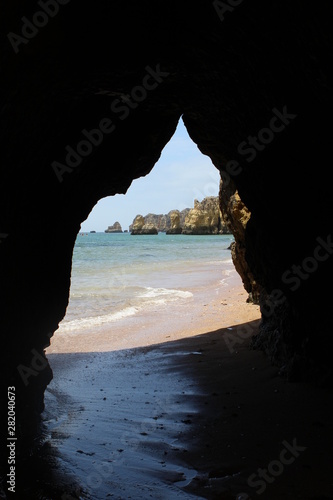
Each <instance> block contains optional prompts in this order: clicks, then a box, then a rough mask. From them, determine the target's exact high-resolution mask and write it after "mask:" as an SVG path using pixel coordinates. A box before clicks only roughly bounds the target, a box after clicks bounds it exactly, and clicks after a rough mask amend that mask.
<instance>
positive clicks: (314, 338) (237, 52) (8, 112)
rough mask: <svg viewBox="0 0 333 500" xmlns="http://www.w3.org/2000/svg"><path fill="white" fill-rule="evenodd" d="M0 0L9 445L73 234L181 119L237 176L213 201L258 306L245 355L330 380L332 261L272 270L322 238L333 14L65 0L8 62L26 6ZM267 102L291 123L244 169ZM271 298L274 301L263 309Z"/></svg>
mask: <svg viewBox="0 0 333 500" xmlns="http://www.w3.org/2000/svg"><path fill="white" fill-rule="evenodd" d="M3 3H4V4H6V5H5V7H6V12H7V15H6V16H5V18H2V20H1V25H2V29H1V31H2V33H3V34H4V36H3V37H2V42H1V43H2V54H3V57H2V72H1V73H2V77H1V78H2V80H4V81H3V91H2V106H1V119H2V122H3V124H4V128H3V129H2V134H1V142H2V144H1V156H2V161H1V188H2V189H1V197H0V205H1V215H0V217H1V219H0V233H1V234H2V235H5V237H4V236H3V237H2V239H1V244H0V254H1V263H0V266H1V268H0V273H1V288H0V290H1V291H0V293H1V301H0V303H1V315H0V324H1V332H2V336H1V372H2V375H1V381H2V388H1V392H2V397H4V398H5V397H6V391H7V387H8V386H10V385H15V386H16V387H17V398H18V399H17V405H18V408H20V411H21V412H24V414H25V416H26V418H25V421H24V425H22V427H21V428H20V432H21V433H22V435H24V434H25V433H28V432H29V428H30V424H31V422H33V421H34V420H35V418H36V416H38V415H39V413H40V412H41V410H42V409H43V393H44V390H45V388H46V386H47V384H48V383H49V382H50V380H51V378H52V372H51V369H50V368H49V367H47V368H46V369H44V370H42V371H41V372H40V373H39V374H38V376H36V377H33V378H32V379H31V383H29V384H28V386H25V385H24V384H23V383H22V379H21V378H20V377H19V375H18V372H17V366H18V365H20V364H23V365H26V366H29V364H30V363H31V359H32V357H33V355H34V354H33V353H34V352H35V350H37V351H38V352H39V353H40V354H41V355H43V352H44V348H45V347H46V346H47V345H48V343H49V338H50V335H52V334H53V333H54V331H55V330H56V329H57V327H58V324H59V322H60V321H61V319H62V318H63V317H64V315H65V312H66V307H67V303H68V298H69V287H70V275H71V259H72V252H73V247H74V243H75V239H76V235H77V233H78V232H79V229H80V223H81V222H82V221H83V220H85V219H86V218H87V216H88V214H89V213H90V211H91V210H92V208H93V206H94V205H95V204H96V203H97V202H98V200H100V199H101V198H102V197H105V196H110V195H114V194H116V193H125V192H126V190H127V189H128V187H129V186H130V184H131V182H132V180H133V179H135V178H138V177H141V176H144V175H147V174H148V173H149V172H150V170H151V169H152V168H153V166H154V164H155V163H156V161H157V160H158V158H159V156H160V154H161V151H162V149H163V148H164V146H165V145H166V143H167V142H168V141H169V140H170V138H171V137H172V135H173V134H174V132H175V129H176V126H177V123H178V120H179V119H180V117H181V116H182V117H183V120H184V123H185V126H186V128H187V131H188V133H189V136H190V137H191V139H192V140H193V141H194V142H195V143H196V144H197V146H198V148H199V149H200V151H201V152H202V153H203V154H205V155H208V156H209V157H210V158H211V160H212V162H213V164H214V165H215V167H216V168H217V169H219V170H220V172H221V174H222V178H224V179H225V178H226V177H225V175H226V174H225V173H226V165H227V163H228V162H229V161H231V160H236V161H238V162H239V164H240V165H241V167H242V168H241V172H240V173H238V174H237V175H230V180H229V182H225V183H224V184H223V182H222V188H221V208H222V211H223V213H224V216H225V218H226V220H227V221H228V224H229V225H230V227H231V228H232V231H233V233H234V236H235V240H236V251H235V255H236V262H235V264H236V268H237V266H238V269H239V271H240V272H241V273H243V278H244V280H245V282H246V283H245V284H246V287H247V290H248V291H249V292H253V294H254V296H255V298H256V299H257V300H259V301H260V303H261V307H262V308H263V307H265V303H266V304H267V302H268V303H269V304H272V303H273V305H274V306H273V308H272V313H271V314H269V315H263V319H262V322H261V327H260V333H259V336H258V337H257V339H256V347H257V348H261V349H264V350H265V351H266V352H267V354H268V355H269V356H270V357H271V359H272V362H274V363H276V364H278V365H279V366H281V367H283V368H284V372H285V374H286V376H288V377H289V378H290V379H291V380H295V379H303V380H307V381H310V382H313V383H320V384H329V383H331V382H332V371H331V364H332V363H331V352H332V347H333V342H332V335H331V332H332V326H331V325H332V321H331V298H330V293H329V289H328V286H329V280H330V278H329V276H332V268H333V259H332V258H328V259H327V260H325V261H324V262H319V263H318V266H317V268H316V272H313V273H310V275H308V277H307V278H306V279H303V280H302V282H301V284H300V286H299V287H298V289H297V290H296V291H293V290H291V287H290V285H288V284H286V283H285V282H283V280H281V276H282V275H283V273H284V272H285V271H286V270H288V269H291V268H292V266H293V265H301V264H302V262H303V261H304V259H306V258H308V257H312V256H313V255H314V251H315V248H316V246H317V245H318V242H317V238H322V240H324V241H325V242H328V243H327V245H328V247H329V242H330V241H331V234H332V201H331V185H330V180H329V174H330V172H329V161H330V158H331V123H332V111H333V106H332V104H333V103H332V93H331V86H332V82H331V76H329V75H332V73H330V72H329V71H328V68H327V66H328V64H329V63H331V61H332V39H331V38H332V31H331V23H330V19H331V16H332V13H333V12H332V11H333V6H332V5H331V4H330V3H329V2H322V3H321V4H320V5H316V7H314V6H312V7H311V8H308V6H306V5H305V4H304V2H301V1H295V2H292V3H291V2H288V1H286V0H282V1H280V2H276V3H274V2H273V3H271V2H266V4H262V3H259V2H251V3H248V2H244V3H241V4H240V5H239V6H237V7H233V8H232V9H231V10H228V11H226V12H225V14H224V18H223V19H221V16H219V15H218V12H217V9H216V8H215V7H214V4H213V3H212V2H207V1H203V0H199V1H198V2H177V1H172V0H168V1H163V2H157V3H155V4H152V3H151V2H148V1H145V0H141V1H140V2H134V1H132V0H129V1H127V2H125V3H122V2H116V3H115V2H112V3H110V2H107V1H104V0H101V1H99V2H98V3H97V4H96V5H94V7H93V9H92V8H91V7H90V4H87V5H83V4H81V5H80V7H79V8H78V6H77V4H76V3H75V2H71V3H69V4H68V5H63V6H61V8H60V12H59V14H58V15H57V16H56V17H55V18H54V19H51V20H50V22H49V24H48V25H47V26H45V27H44V28H40V29H39V32H38V34H36V36H34V37H33V38H31V40H29V41H28V43H26V44H21V45H20V50H19V52H18V53H17V54H15V52H14V51H13V48H12V46H11V45H10V43H9V42H8V39H7V37H6V36H5V35H6V34H7V33H8V32H10V31H13V32H16V33H19V32H20V29H21V24H22V21H21V17H22V16H23V15H25V16H27V17H28V18H29V16H30V17H32V15H33V14H34V12H35V10H36V5H35V3H34V2H33V1H30V0H16V1H15V2H13V1H11V2H9V0H8V1H5V2H3ZM147 67H149V68H152V69H153V70H155V71H160V72H162V73H163V75H164V76H163V77H162V78H160V80H161V81H159V82H158V83H159V84H158V85H157V86H156V88H154V89H152V90H147V92H146V93H147V96H146V98H145V99H143V100H142V101H140V102H139V103H138V106H137V107H136V109H133V110H132V109H131V110H130V113H129V116H128V117H127V118H126V119H124V120H121V119H120V118H119V116H116V115H115V114H114V113H112V111H111V110H110V105H111V103H112V102H113V101H114V100H115V99H122V98H123V102H124V100H125V102H126V95H128V94H131V91H132V89H133V88H134V87H136V86H140V85H142V82H143V81H144V78H145V76H146V75H147ZM150 82H152V79H151V80H150ZM274 109H277V110H280V111H281V112H282V110H284V109H287V110H288V113H290V114H292V115H296V118H295V119H293V120H292V121H290V124H289V125H288V126H286V127H285V129H284V130H283V131H282V132H281V133H276V134H275V136H274V140H272V141H271V142H270V143H269V144H267V146H266V147H264V148H262V150H260V151H258V152H257V154H256V155H255V158H254V159H253V161H251V162H247V161H244V156H242V155H241V154H240V152H239V148H238V146H239V144H241V143H242V142H243V141H244V140H245V139H246V138H247V137H248V136H250V135H252V136H256V135H257V134H258V131H260V130H261V129H262V128H263V127H267V126H268V124H269V123H270V121H271V119H272V116H273V110H274ZM105 117H108V118H111V119H112V120H113V123H114V125H115V130H114V131H113V132H112V133H110V134H108V135H105V136H104V139H103V142H102V144H101V145H99V146H98V147H96V148H94V150H93V152H92V154H90V155H88V156H87V157H86V158H84V161H82V163H81V164H80V165H79V166H78V167H76V168H75V169H73V171H72V172H66V173H65V174H64V176H63V182H59V179H58V178H57V176H56V175H55V172H54V170H53V169H52V167H51V164H52V162H53V161H55V160H57V161H59V162H61V163H64V161H65V156H66V150H65V147H66V145H72V146H75V145H76V144H77V143H78V142H79V141H80V140H81V139H82V132H81V131H82V129H83V128H86V129H87V130H91V129H94V128H96V126H97V125H98V124H99V123H100V121H101V119H103V118H105ZM245 212H246V213H250V214H251V216H250V218H249V220H248V222H247V224H246V226H245V225H244V224H243V223H242V214H243V215H244V213H245ZM252 287H253V289H252ZM274 290H279V291H281V292H282V294H283V297H285V300H284V301H283V303H275V302H274V301H275V298H274V297H273V299H272V298H270V297H271V295H270V294H271V293H272V291H274ZM280 297H281V296H280Z"/></svg>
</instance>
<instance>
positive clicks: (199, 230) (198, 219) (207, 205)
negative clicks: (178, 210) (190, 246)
mask: <svg viewBox="0 0 333 500" xmlns="http://www.w3.org/2000/svg"><path fill="white" fill-rule="evenodd" d="M182 234H230V231H229V229H228V226H227V225H226V224H224V222H223V219H222V214H221V210H220V205H219V198H218V197H217V196H209V197H207V198H204V199H203V200H202V201H201V202H200V201H198V200H194V208H192V209H191V210H190V211H189V213H188V214H187V216H186V219H185V223H184V227H183V230H182Z"/></svg>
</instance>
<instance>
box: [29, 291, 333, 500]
mask: <svg viewBox="0 0 333 500" xmlns="http://www.w3.org/2000/svg"><path fill="white" fill-rule="evenodd" d="M223 293H224V295H223V297H224V298H223V299H221V297H220V296H219V297H215V299H216V301H218V305H219V310H220V309H221V308H222V309H223V308H225V309H229V313H224V316H223V318H221V315H217V314H216V310H217V309H216V308H217V302H216V304H215V305H214V303H213V302H210V305H209V306H208V305H204V304H205V303H206V304H208V303H209V302H204V303H202V305H201V308H199V307H197V308H196V312H193V311H192V313H191V317H192V319H193V318H194V320H195V318H196V319H197V321H193V323H195V325H194V324H193V329H194V332H193V331H192V332H191V330H190V328H188V329H187V330H185V329H184V328H183V326H182V325H184V322H183V321H182V319H181V318H180V319H179V323H178V325H180V326H179V328H178V330H177V328H175V324H176V323H175V318H174V317H173V318H170V322H169V324H168V325H164V326H163V325H162V323H161V322H159V323H158V325H157V326H156V321H155V330H156V328H157V329H158V332H157V338H158V342H159V343H156V344H153V345H148V346H146V347H136V345H137V344H138V345H142V344H144V342H145V340H144V338H143V336H142V335H143V333H142V332H143V330H144V328H143V327H142V328H143V329H142V330H140V328H138V332H139V334H138V337H136V338H133V337H128V343H129V344H130V345H131V343H132V345H133V344H134V346H132V348H128V349H123V348H121V346H120V345H119V344H117V343H115V341H114V339H113V340H112V339H110V336H109V337H107V338H104V344H103V343H102V345H103V349H100V351H103V352H96V351H97V350H98V347H99V344H97V343H96V344H95V345H96V347H95V352H94V351H92V349H91V348H92V343H91V339H89V342H87V344H86V345H85V344H84V342H83V341H82V339H80V342H79V340H78V339H76V341H77V346H76V348H77V350H81V351H84V350H86V351H87V352H77V353H75V352H70V349H69V347H68V344H66V345H67V347H66V345H65V347H66V349H65V352H63V353H61V349H62V348H61V339H60V340H59V342H58V344H57V340H55V341H54V342H53V343H52V346H51V349H49V351H51V353H49V354H48V358H49V360H50V364H51V366H52V368H53V371H54V380H53V381H52V383H51V384H50V386H49V388H48V390H47V393H46V411H45V412H44V424H45V430H44V446H43V447H42V450H41V454H42V456H43V460H41V461H39V464H38V473H37V472H35V474H36V479H37V477H38V485H37V483H36V484H35V486H34V487H33V489H34V488H35V490H34V491H37V490H38V492H39V493H38V495H37V494H36V495H35V496H29V495H30V493H31V491H30V493H28V492H27V495H26V497H22V498H45V499H46V498H52V499H58V498H61V499H63V500H66V499H73V498H91V499H107V498H114V499H125V500H126V499H134V500H139V499H150V498H152V499H154V500H157V499H177V498H180V499H195V498H206V499H227V500H228V499H230V500H231V499H232V500H235V499H236V498H238V499H239V500H245V499H247V498H251V499H255V498H260V499H270V500H274V499H284V498H286V499H302V500H306V499H309V500H310V499H312V500H315V499H317V500H324V499H326V500H327V499H333V453H332V452H333V405H332V394H331V393H329V392H327V391H325V390H322V389H320V390H319V389H315V388H312V387H308V386H305V385H302V384H295V383H294V384H290V383H288V382H286V381H285V380H284V379H282V378H280V377H279V376H278V369H277V368H276V367H272V366H271V365H270V362H269V360H268V359H267V358H266V357H265V356H264V354H262V353H260V352H255V351H251V350H249V348H248V344H249V338H247V339H246V340H243V341H241V342H239V343H238V344H237V346H235V347H234V350H233V352H231V351H230V350H229V349H228V347H227V345H226V342H225V335H226V334H228V335H229V336H230V334H231V333H235V332H236V335H237V334H238V333H239V332H240V331H241V330H240V329H239V328H240V326H239V324H238V325H237V324H236V323H237V322H239V321H240V320H242V318H243V321H244V318H247V322H246V331H248V332H253V333H255V331H256V328H257V326H258V320H255V321H249V319H251V316H252V317H258V308H257V307H255V306H252V305H250V304H246V303H245V298H246V294H245V292H244V291H242V289H241V288H240V287H239V284H237V283H234V286H233V287H232V286H231V287H229V288H228V290H224V292H223ZM223 301H224V303H225V304H226V305H224V306H222V305H221V302H223ZM204 308H207V311H206V312H205V309H204ZM189 314H190V313H189V311H187V313H186V314H185V315H184V316H185V317H186V318H187V319H186V322H187V325H188V326H189V322H188V320H189V316H188V315H189ZM233 317H234V318H235V317H236V318H237V321H234V322H232V318H233ZM200 318H201V319H200ZM162 319H163V318H162ZM159 320H161V318H159ZM214 323H215V324H216V323H220V324H222V325H223V326H225V327H226V328H224V329H216V328H215V329H213V328H212V325H213V324H214ZM153 324H154V321H153V320H152V319H151V320H149V319H147V318H146V320H145V325H146V326H145V331H146V332H147V335H148V337H147V338H149V339H150V340H149V342H148V341H147V343H148V344H149V343H152V342H151V337H150V335H151V330H150V326H151V327H152V328H153V326H152V325H153ZM203 324H208V325H210V326H211V328H210V331H209V332H208V333H204V332H205V331H207V330H204V329H203V330H201V332H202V334H200V335H197V334H195V333H197V332H196V330H198V329H199V330H200V328H203ZM139 325H140V324H139ZM161 325H162V326H161ZM231 328H232V329H231ZM131 331H132V333H133V330H131ZM242 331H244V330H242ZM140 332H141V333H140ZM172 332H173V333H172ZM125 333H126V332H125ZM101 335H102V334H101ZM170 337H171V338H170ZM101 339H102V337H101V338H100V340H101ZM131 339H132V340H131ZM138 339H139V340H138ZM162 339H164V340H162ZM110 342H111V344H112V343H113V347H112V346H111V345H110ZM121 342H125V340H124V339H122V340H121ZM70 343H71V346H70V347H71V350H74V349H75V339H74V338H72V339H71V341H70ZM52 351H53V353H52ZM57 351H60V353H57ZM66 351H67V352H66ZM88 351H89V352H88ZM294 440H296V443H297V446H301V447H306V450H304V451H301V452H299V456H298V457H297V458H295V460H294V461H293V463H290V464H288V465H284V466H283V471H281V470H280V469H279V464H277V463H276V461H278V460H279V457H280V453H281V451H282V450H283V449H284V448H285V446H284V445H283V444H282V442H283V441H287V442H288V443H290V444H292V443H293V442H294ZM286 457H287V459H290V457H291V454H290V453H288V454H287V455H286ZM272 461H275V464H274V463H273V469H272V470H273V472H274V470H275V471H278V474H276V476H275V477H273V478H272V476H271V475H270V476H269V479H270V480H271V483H270V484H267V487H266V490H265V491H264V492H263V493H262V494H260V495H258V494H257V493H256V491H257V490H258V489H259V486H257V487H250V486H249V485H248V484H247V479H248V478H249V476H251V474H254V473H256V471H257V470H258V469H259V468H262V469H267V467H268V466H269V465H270V464H271V463H272ZM32 463H33V462H32ZM274 467H276V468H277V469H274ZM34 470H35V471H36V470H37V469H36V468H35V469H34ZM33 474H34V472H33V473H32V475H33ZM271 478H272V479H273V481H272V479H271ZM257 480H258V478H257ZM55 482H56V483H57V485H55ZM37 486H38V488H37ZM41 492H43V494H42V493H41ZM64 492H66V494H65V493H64ZM241 494H243V495H241Z"/></svg>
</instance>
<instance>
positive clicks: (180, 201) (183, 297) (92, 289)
mask: <svg viewBox="0 0 333 500" xmlns="http://www.w3.org/2000/svg"><path fill="white" fill-rule="evenodd" d="M219 183H220V176H219V172H218V171H217V169H215V168H214V167H213V165H212V164H211V161H210V159H209V158H208V157H206V156H204V155H202V154H201V153H200V151H199V150H198V148H197V147H196V145H195V144H194V143H193V142H192V141H191V139H190V138H189V136H188V134H187V131H186V129H185V127H184V124H183V122H182V120H180V122H179V124H178V128H177V130H176V132H175V134H174V136H173V137H172V139H171V140H170V142H169V143H168V144H167V145H166V147H165V148H164V150H163V153H162V156H161V158H160V160H159V161H158V162H157V164H156V165H155V167H154V169H153V170H152V172H151V173H150V174H149V175H148V176H147V177H144V178H140V179H138V180H135V181H134V182H133V184H132V186H131V187H130V188H129V190H128V192H127V194H126V195H125V196H124V195H116V196H114V197H110V198H105V199H102V200H101V201H100V202H99V203H98V204H97V205H96V206H95V208H94V209H93V211H92V212H91V214H90V215H89V217H88V219H87V220H86V221H84V222H83V224H82V226H81V231H80V233H79V234H78V236H77V241H76V245H75V249H74V255H73V265H72V283H71V292H70V301H69V306H68V308H67V314H66V317H65V318H64V320H63V321H62V323H61V324H60V328H59V330H58V331H57V332H56V333H55V335H54V337H53V339H52V345H51V347H50V348H49V349H48V351H47V353H48V354H51V353H56V352H58V353H59V352H92V351H96V350H97V351H98V350H101V351H108V350H114V349H115V350H117V349H118V350H119V349H125V348H133V347H142V346H145V345H150V344H152V343H159V342H164V341H167V339H170V338H173V337H174V336H175V335H176V336H177V335H180V332H182V333H181V335H182V336H189V335H193V334H196V333H202V332H204V331H205V330H207V331H208V330H214V329H217V328H218V327H220V326H222V325H221V321H222V323H223V324H225V326H227V324H231V323H232V324H233V323H234V321H236V322H239V323H241V322H242V321H243V319H244V318H242V317H241V315H237V313H236V312H235V311H237V304H236V303H237V300H236V302H235V300H234V298H230V297H231V295H230V294H231V290H234V289H235V287H237V286H240V280H239V277H238V275H237V273H236V272H235V269H234V265H233V263H232V260H231V255H230V244H231V242H232V241H233V236H232V235H231V234H230V233H229V232H228V231H227V227H226V225H224V224H223V222H222V221H221V219H222V218H221V213H220V210H219V200H218V193H219ZM147 193H149V195H147ZM194 200H197V201H194ZM203 200H206V201H203ZM198 202H199V203H198ZM200 202H202V203H200ZM194 203H195V204H196V207H197V212H193V210H192V212H189V211H190V209H193V206H194ZM203 203H206V204H205V205H204V204H203ZM174 211H177V212H178V217H179V216H180V217H179V222H180V224H181V225H182V226H183V228H185V227H187V229H189V228H190V229H191V228H192V231H193V232H194V233H195V232H196V231H197V232H198V233H199V234H191V235H189V234H166V233H165V231H166V230H167V229H168V228H170V227H171V224H172V221H171V216H170V214H172V213H173V212H174ZM137 214H142V215H143V216H145V221H147V224H148V225H149V224H150V225H153V226H154V227H156V228H157V229H158V231H159V233H158V234H157V235H146V234H145V235H140V234H139V235H135V236H134V235H131V234H130V229H131V228H130V225H131V224H132V223H133V219H134V218H135V217H136V215H137ZM147 214H148V215H147ZM191 214H192V215H191ZM189 215H190V217H189V218H188V216H189ZM180 219H182V220H180ZM135 220H136V219H135ZM207 220H208V223H209V224H210V225H211V226H210V227H209V228H207V227H206V226H204V224H207ZM147 224H146V225H147ZM186 224H188V226H186ZM195 224H197V228H196V227H195ZM190 225H191V227H190ZM120 226H121V227H120ZM107 228H108V229H107ZM106 230H107V231H108V232H106ZM122 230H124V231H126V232H120V231H122ZM205 230H206V231H210V232H212V233H218V232H220V233H229V234H209V235H200V232H201V231H205ZM230 283H231V288H230V286H229V285H230ZM239 298H241V300H244V301H245V298H246V293H245V291H244V290H241V289H240V291H239ZM171 311H172V313H171ZM170 313H171V314H170ZM233 315H234V316H235V318H233V317H232V316H233Z"/></svg>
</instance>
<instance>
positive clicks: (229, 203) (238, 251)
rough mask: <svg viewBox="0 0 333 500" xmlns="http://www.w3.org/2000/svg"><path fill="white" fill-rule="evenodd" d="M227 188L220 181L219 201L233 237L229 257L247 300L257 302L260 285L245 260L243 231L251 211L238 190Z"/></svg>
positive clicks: (223, 216) (224, 219) (225, 221)
mask: <svg viewBox="0 0 333 500" xmlns="http://www.w3.org/2000/svg"><path fill="white" fill-rule="evenodd" d="M228 188H229V185H228V186H225V185H224V183H223V180H221V183H220V195H219V202H220V207H221V214H222V218H223V221H224V224H225V225H226V226H227V227H228V228H229V230H230V232H232V234H233V235H234V237H235V241H234V242H233V243H232V244H231V257H232V261H233V263H234V266H235V268H236V271H237V272H238V274H239V275H240V277H241V278H242V281H243V285H244V288H245V290H246V291H247V292H248V293H249V297H248V300H249V301H251V302H254V303H255V304H258V303H259V300H260V292H261V291H262V287H261V286H260V285H259V284H258V283H257V282H256V280H255V277H254V275H253V273H252V271H251V269H250V267H249V264H248V262H247V260H246V246H245V231H246V226H247V224H248V222H249V220H250V218H251V213H250V211H249V210H248V208H247V207H246V206H245V205H244V203H243V202H242V200H241V199H240V196H239V193H238V191H237V190H236V191H234V192H230V191H229V192H226V190H227V189H228Z"/></svg>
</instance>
